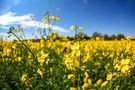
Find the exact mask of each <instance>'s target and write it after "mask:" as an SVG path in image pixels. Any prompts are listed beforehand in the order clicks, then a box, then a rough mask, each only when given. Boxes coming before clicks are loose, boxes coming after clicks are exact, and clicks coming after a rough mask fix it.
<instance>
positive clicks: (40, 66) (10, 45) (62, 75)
mask: <svg viewBox="0 0 135 90" xmlns="http://www.w3.org/2000/svg"><path fill="white" fill-rule="evenodd" d="M0 76H1V78H0V84H1V85H0V87H5V89H12V87H11V85H12V86H13V87H14V88H16V89H20V88H21V89H28V90H31V89H32V90H33V89H36V90H41V89H46V90H68V89H70V90H81V89H82V90H90V89H92V90H97V89H98V90H125V89H135V87H134V85H135V82H134V81H135V41H130V40H121V41H117V40H116V41H104V40H96V41H95V40H83V41H78V40H76V41H68V40H65V41H63V42H61V41H60V40H56V41H53V40H46V41H45V40H41V41H40V42H36V43H33V42H31V41H24V42H23V43H22V42H19V41H13V42H1V44H0ZM8 80H9V81H10V82H9V81H8Z"/></svg>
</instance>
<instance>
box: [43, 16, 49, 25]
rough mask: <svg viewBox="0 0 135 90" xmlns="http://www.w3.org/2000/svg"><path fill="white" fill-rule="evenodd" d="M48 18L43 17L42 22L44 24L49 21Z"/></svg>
mask: <svg viewBox="0 0 135 90" xmlns="http://www.w3.org/2000/svg"><path fill="white" fill-rule="evenodd" d="M47 18H48V17H47V16H44V17H43V19H42V22H43V23H44V24H46V23H47Z"/></svg>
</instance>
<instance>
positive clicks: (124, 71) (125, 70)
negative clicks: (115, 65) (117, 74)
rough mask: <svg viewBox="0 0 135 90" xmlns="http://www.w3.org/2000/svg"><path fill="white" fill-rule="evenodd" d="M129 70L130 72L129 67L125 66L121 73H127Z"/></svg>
mask: <svg viewBox="0 0 135 90" xmlns="http://www.w3.org/2000/svg"><path fill="white" fill-rule="evenodd" d="M128 70H129V66H128V65H124V66H122V68H121V72H122V73H126V72H127V71H128Z"/></svg>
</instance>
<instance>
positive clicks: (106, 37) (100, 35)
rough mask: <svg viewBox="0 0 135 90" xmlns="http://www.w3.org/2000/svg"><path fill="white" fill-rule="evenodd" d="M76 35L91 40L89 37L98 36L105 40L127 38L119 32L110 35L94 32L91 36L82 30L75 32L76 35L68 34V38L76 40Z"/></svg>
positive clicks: (94, 37)
mask: <svg viewBox="0 0 135 90" xmlns="http://www.w3.org/2000/svg"><path fill="white" fill-rule="evenodd" d="M75 37H78V38H80V39H81V40H84V39H85V40H89V39H96V37H100V38H104V40H115V39H117V40H121V39H126V36H125V35H124V34H122V33H119V34H113V35H108V34H104V35H103V34H102V33H99V32H94V33H93V34H92V35H91V36H89V35H87V34H85V33H83V32H80V33H78V35H76V34H75V36H74V37H73V36H67V38H68V39H69V40H74V39H75ZM131 39H132V40H135V38H131Z"/></svg>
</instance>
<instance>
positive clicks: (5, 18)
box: [0, 12, 69, 32]
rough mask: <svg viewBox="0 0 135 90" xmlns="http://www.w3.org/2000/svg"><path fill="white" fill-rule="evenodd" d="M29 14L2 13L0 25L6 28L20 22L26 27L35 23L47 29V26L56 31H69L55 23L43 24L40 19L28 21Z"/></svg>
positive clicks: (33, 25)
mask: <svg viewBox="0 0 135 90" xmlns="http://www.w3.org/2000/svg"><path fill="white" fill-rule="evenodd" d="M31 15H32V14H26V15H22V16H16V14H15V13H12V12H8V13H7V14H4V15H1V16H0V25H1V26H2V27H3V28H5V29H6V28H8V27H7V26H10V25H18V24H21V25H23V26H24V27H25V28H27V27H35V25H37V27H41V28H47V29H48V28H49V27H51V29H52V30H54V31H58V32H69V31H68V30H65V29H64V28H62V27H59V26H56V25H44V24H43V23H42V22H40V21H30V17H31Z"/></svg>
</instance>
